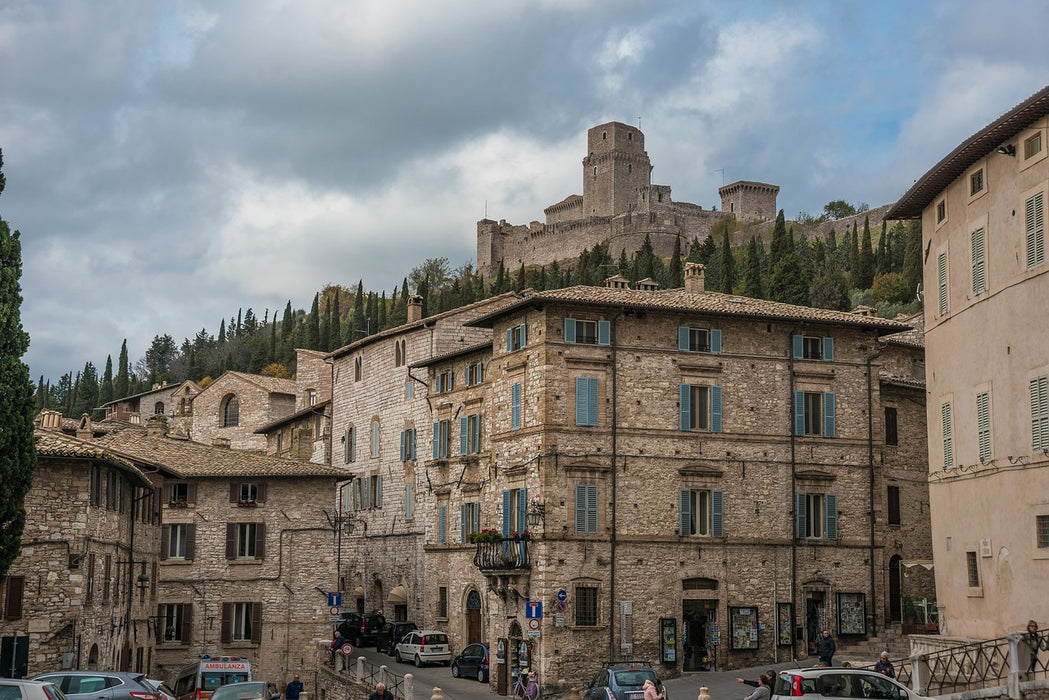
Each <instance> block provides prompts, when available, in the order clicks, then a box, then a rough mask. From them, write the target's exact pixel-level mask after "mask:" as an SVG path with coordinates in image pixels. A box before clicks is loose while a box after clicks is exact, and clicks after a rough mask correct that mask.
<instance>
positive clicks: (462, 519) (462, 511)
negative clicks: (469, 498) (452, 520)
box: [459, 503, 466, 544]
mask: <svg viewBox="0 0 1049 700" xmlns="http://www.w3.org/2000/svg"><path fill="white" fill-rule="evenodd" d="M459 541H460V542H462V543H463V544H466V504H465V503H463V504H462V505H460V506H459Z"/></svg>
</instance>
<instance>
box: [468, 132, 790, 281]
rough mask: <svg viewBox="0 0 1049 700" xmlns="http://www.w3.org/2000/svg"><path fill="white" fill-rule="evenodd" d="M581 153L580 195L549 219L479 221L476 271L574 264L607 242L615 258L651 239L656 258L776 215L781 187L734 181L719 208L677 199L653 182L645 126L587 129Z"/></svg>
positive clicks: (554, 208)
mask: <svg viewBox="0 0 1049 700" xmlns="http://www.w3.org/2000/svg"><path fill="white" fill-rule="evenodd" d="M587 147H588V154H587V156H586V157H584V158H583V161H582V166H583V194H582V195H578V194H573V195H569V196H568V197H565V198H564V199H563V200H561V201H560V202H557V203H555V204H551V205H550V206H548V207H546V208H545V209H544V210H543V214H544V215H545V217H546V220H545V223H544V222H540V221H532V222H531V223H530V224H528V225H527V226H526V225H522V224H509V223H507V222H506V220H505V219H502V220H500V221H499V222H498V223H497V222H496V221H494V220H492V219H482V220H480V221H478V222H477V270H478V272H479V273H480V274H482V275H484V276H485V277H491V276H493V275H494V274H495V273H496V271H497V270H498V269H499V265H500V263H502V264H503V266H504V268H505V269H508V270H512V269H516V268H517V267H519V266H520V265H549V264H551V263H553V262H557V263H559V264H562V265H566V266H570V265H571V264H572V263H573V262H574V261H575V259H576V258H578V257H579V254H580V253H581V252H583V251H584V250H586V249H590V248H593V247H594V246H596V245H598V244H601V243H607V244H608V247H609V252H610V254H611V255H613V256H614V257H617V256H619V255H620V253H621V252H623V251H626V252H627V254H632V253H634V252H635V251H637V250H639V249H640V248H641V246H642V244H643V243H644V241H645V238H646V237H649V238H650V240H651V242H652V246H653V250H654V251H655V253H656V254H657V255H662V256H664V257H666V256H669V255H670V254H671V253H672V252H673V249H674V243H675V241H676V240H677V239H678V238H679V237H680V238H681V244H682V248H683V249H684V248H686V247H687V246H688V245H690V244H691V243H692V241H693V240H695V239H697V238H698V239H704V238H706V236H707V235H708V234H709V233H710V231H711V227H712V226H713V225H714V223H715V222H717V221H718V220H719V219H721V218H723V217H725V216H727V215H732V216H735V217H736V218H737V219H741V220H744V221H771V220H773V219H774V218H775V217H776V211H777V209H776V196H777V195H778V193H779V187H778V186H776V185H770V184H767V183H762V182H751V181H740V182H734V183H731V184H729V185H726V186H724V187H721V188H720V189H719V190H718V193H719V195H720V196H721V211H716V210H706V209H704V208H703V207H702V206H700V205H698V204H693V203H691V202H675V201H674V200H673V199H672V198H671V188H670V186H669V185H653V184H652V182H651V175H652V164H651V162H650V160H649V157H648V153H647V152H646V151H645V136H644V134H643V133H642V132H641V130H640V129H638V128H636V127H633V126H630V125H628V124H623V123H621V122H609V123H607V124H600V125H598V126H595V127H593V128H591V129H590V130H589V131H588V132H587Z"/></svg>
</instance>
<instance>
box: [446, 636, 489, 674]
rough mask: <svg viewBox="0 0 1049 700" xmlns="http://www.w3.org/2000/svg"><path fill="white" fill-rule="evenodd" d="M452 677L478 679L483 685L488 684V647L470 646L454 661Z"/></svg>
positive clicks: (483, 645)
mask: <svg viewBox="0 0 1049 700" xmlns="http://www.w3.org/2000/svg"><path fill="white" fill-rule="evenodd" d="M452 677H453V678H460V677H462V678H476V679H477V680H479V681H481V682H482V683H487V682H488V646H487V645H485V644H468V645H467V647H466V648H465V649H463V650H462V652H460V653H459V655H458V656H456V657H455V658H454V659H452Z"/></svg>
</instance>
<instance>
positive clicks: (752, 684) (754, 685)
mask: <svg viewBox="0 0 1049 700" xmlns="http://www.w3.org/2000/svg"><path fill="white" fill-rule="evenodd" d="M762 678H766V679H768V686H769V688H771V687H772V684H773V683H774V682H775V680H776V672H775V671H774V670H773V669H771V668H770V669H769V670H768V671H766V672H765V673H763V674H761V675H760V676H758V680H756V681H748V680H745V679H743V678H737V679H736V682H737V683H744V684H746V685H749V686H750V687H751V688H757V687H758V686H759V685H761V679H762Z"/></svg>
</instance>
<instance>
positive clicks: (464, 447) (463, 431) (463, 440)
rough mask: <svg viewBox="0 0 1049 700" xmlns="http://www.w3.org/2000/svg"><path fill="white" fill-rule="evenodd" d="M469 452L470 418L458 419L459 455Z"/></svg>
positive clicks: (461, 417)
mask: <svg viewBox="0 0 1049 700" xmlns="http://www.w3.org/2000/svg"><path fill="white" fill-rule="evenodd" d="M469 451H470V418H469V416H460V417H459V454H461V455H464V454H467V453H468V452H469Z"/></svg>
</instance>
